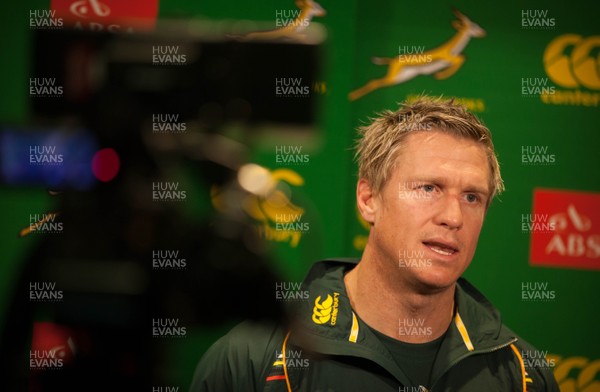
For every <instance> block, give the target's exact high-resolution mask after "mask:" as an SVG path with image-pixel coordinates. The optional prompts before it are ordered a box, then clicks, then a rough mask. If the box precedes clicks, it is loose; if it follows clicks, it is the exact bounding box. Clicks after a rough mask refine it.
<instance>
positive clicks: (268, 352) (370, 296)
mask: <svg viewBox="0 0 600 392" xmlns="http://www.w3.org/2000/svg"><path fill="white" fill-rule="evenodd" d="M356 156H357V160H358V166H359V180H358V184H357V187H356V197H357V206H358V209H359V211H360V214H361V216H362V218H363V219H364V220H365V221H367V222H368V223H369V224H370V226H371V230H370V234H369V239H368V242H367V245H366V247H365V250H364V253H363V255H362V258H361V260H360V262H359V263H357V262H356V261H347V260H326V261H322V262H319V263H317V264H315V266H313V268H312V270H311V271H310V272H309V274H308V277H307V278H306V280H305V282H304V287H305V288H306V290H308V291H309V293H310V294H309V295H310V299H309V301H308V302H307V303H303V304H301V305H299V306H298V309H297V310H296V312H295V317H294V319H293V321H292V323H291V324H290V326H286V327H282V326H279V327H278V326H274V327H273V326H267V325H257V324H250V323H244V324H241V325H240V326H238V327H236V328H234V329H233V330H232V331H231V332H230V333H229V334H228V335H226V336H225V337H224V338H222V339H221V340H219V341H218V342H217V343H215V344H214V345H213V347H211V349H209V351H208V352H207V353H206V355H205V356H204V358H203V359H202V361H201V362H200V364H199V366H198V369H197V371H196V374H195V377H194V382H193V385H192V391H396V392H398V391H467V392H469V391H477V392H488V391H511V392H512V391H525V390H527V391H558V387H557V385H556V382H555V380H554V378H553V376H552V374H551V372H550V371H549V370H548V369H545V368H536V367H530V366H528V365H529V363H526V361H524V360H523V356H525V354H527V355H526V356H528V357H531V355H533V353H534V352H535V349H534V348H533V347H532V346H530V345H529V344H528V343H526V342H525V341H523V340H522V339H520V338H519V337H517V336H516V335H515V334H514V333H513V332H512V331H511V330H509V329H508V328H506V327H505V326H504V325H503V324H502V322H501V320H500V315H499V313H498V311H497V310H496V309H495V308H494V307H493V306H492V305H491V304H490V303H489V302H488V301H487V300H486V299H485V297H484V296H483V295H482V294H481V293H479V292H478V291H477V290H476V289H475V288H474V287H473V286H471V285H470V284H469V283H468V282H467V281H466V280H464V279H462V278H461V275H462V273H463V272H464V271H465V270H466V268H467V267H468V266H469V264H470V262H471V260H472V258H473V255H474V253H475V248H476V245H477V240H478V237H479V233H480V230H481V226H482V224H483V219H484V217H485V214H486V211H487V209H488V207H489V205H490V203H491V201H492V199H493V197H494V196H495V195H496V194H497V193H499V192H501V191H502V190H503V188H504V186H503V182H502V178H501V176H500V169H499V165H498V160H497V159H496V155H495V152H494V146H493V144H492V140H491V135H490V132H489V130H488V129H487V128H486V127H485V126H484V125H483V124H482V123H481V122H480V121H479V120H478V119H477V118H476V117H475V116H474V115H472V114H470V113H469V112H467V111H466V109H465V108H464V107H463V106H460V105H458V104H456V103H454V102H453V101H452V100H450V101H445V100H441V99H432V98H426V97H423V98H421V99H419V100H417V101H416V102H413V103H410V104H404V105H402V107H401V108H400V109H399V110H398V111H397V112H391V111H386V112H384V113H382V114H381V115H380V117H378V118H377V119H375V120H374V121H373V123H372V124H370V125H368V126H366V127H363V128H361V138H360V140H359V142H358V144H357V154H356Z"/></svg>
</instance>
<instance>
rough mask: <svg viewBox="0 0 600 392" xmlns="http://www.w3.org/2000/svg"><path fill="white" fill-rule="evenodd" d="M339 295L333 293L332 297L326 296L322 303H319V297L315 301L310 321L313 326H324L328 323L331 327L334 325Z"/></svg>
mask: <svg viewBox="0 0 600 392" xmlns="http://www.w3.org/2000/svg"><path fill="white" fill-rule="evenodd" d="M339 296H340V293H333V297H332V296H331V295H327V298H325V299H324V300H323V301H321V296H320V295H319V296H318V297H317V298H316V299H315V307H314V308H313V315H312V320H313V321H314V322H315V324H319V325H321V324H325V323H326V322H328V321H330V324H331V325H335V324H336V320H337V314H338V306H339V298H338V297H339Z"/></svg>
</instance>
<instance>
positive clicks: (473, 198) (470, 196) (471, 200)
mask: <svg viewBox="0 0 600 392" xmlns="http://www.w3.org/2000/svg"><path fill="white" fill-rule="evenodd" d="M467 201H468V202H469V203H475V202H477V201H479V197H477V195H474V194H472V193H469V194H468V195H467Z"/></svg>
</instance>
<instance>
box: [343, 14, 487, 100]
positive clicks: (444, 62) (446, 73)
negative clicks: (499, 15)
mask: <svg viewBox="0 0 600 392" xmlns="http://www.w3.org/2000/svg"><path fill="white" fill-rule="evenodd" d="M454 15H456V17H457V18H458V20H455V21H454V22H453V23H452V26H453V27H454V28H455V29H456V30H457V33H456V34H455V35H454V36H453V37H452V38H450V39H449V40H448V41H447V42H445V43H443V44H442V45H440V46H438V47H437V48H434V49H430V50H427V51H425V50H424V47H418V46H416V47H415V46H410V47H399V48H398V52H399V55H398V58H396V57H374V58H373V59H372V61H373V63H374V64H377V65H387V68H388V70H387V74H386V75H385V76H383V77H381V78H379V79H373V80H371V81H369V82H368V83H367V84H365V85H364V86H362V87H360V88H358V89H356V90H354V91H352V92H351V93H350V94H349V95H348V97H349V99H350V100H351V101H355V100H357V99H359V98H361V97H362V96H364V95H366V94H369V93H370V92H372V91H374V90H377V89H379V88H381V87H388V86H393V85H396V84H400V83H404V82H406V81H408V80H411V79H413V78H415V77H417V76H419V75H431V74H433V76H434V77H435V78H436V79H447V78H449V77H450V76H452V75H454V73H456V71H458V69H459V68H460V67H461V66H462V65H463V63H464V62H465V59H466V57H465V56H464V55H463V54H461V52H462V51H463V50H464V49H465V47H466V46H467V44H468V43H469V41H470V40H471V38H473V37H475V38H479V37H485V34H486V32H485V30H484V29H482V28H481V27H480V26H479V25H478V24H477V23H475V22H473V21H471V19H469V18H468V17H467V16H465V15H464V14H462V13H461V12H459V11H458V10H454Z"/></svg>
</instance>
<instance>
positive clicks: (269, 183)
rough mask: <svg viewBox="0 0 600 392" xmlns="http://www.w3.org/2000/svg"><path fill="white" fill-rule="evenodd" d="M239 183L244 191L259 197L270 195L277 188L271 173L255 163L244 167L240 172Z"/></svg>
mask: <svg viewBox="0 0 600 392" xmlns="http://www.w3.org/2000/svg"><path fill="white" fill-rule="evenodd" d="M238 182H239V183H240V186H241V187H242V188H244V190H246V191H248V192H250V193H253V194H255V195H258V196H265V195H267V194H269V193H270V192H271V191H272V190H273V188H274V187H275V182H274V181H273V179H272V178H271V173H269V171H268V170H267V169H265V168H264V167H262V166H259V165H256V164H254V163H249V164H247V165H244V166H242V167H241V168H240V170H239V171H238Z"/></svg>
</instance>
